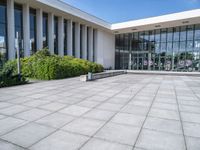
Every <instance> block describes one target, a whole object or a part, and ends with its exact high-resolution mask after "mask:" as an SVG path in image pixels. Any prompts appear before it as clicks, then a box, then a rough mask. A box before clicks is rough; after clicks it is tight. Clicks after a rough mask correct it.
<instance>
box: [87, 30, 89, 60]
mask: <svg viewBox="0 0 200 150" xmlns="http://www.w3.org/2000/svg"><path fill="white" fill-rule="evenodd" d="M87 60H89V27H87Z"/></svg>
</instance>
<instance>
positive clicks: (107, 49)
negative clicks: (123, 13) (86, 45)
mask: <svg viewBox="0 0 200 150" xmlns="http://www.w3.org/2000/svg"><path fill="white" fill-rule="evenodd" d="M96 37H97V39H96V40H97V43H96V44H97V45H96V48H97V49H96V54H97V56H96V59H97V63H100V64H102V65H103V66H104V68H109V67H112V69H114V68H115V35H114V34H112V33H109V32H106V31H103V30H97V36H96Z"/></svg>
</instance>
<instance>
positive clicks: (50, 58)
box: [5, 49, 103, 80]
mask: <svg viewBox="0 0 200 150" xmlns="http://www.w3.org/2000/svg"><path fill="white" fill-rule="evenodd" d="M21 65H22V74H23V76H25V77H28V78H33V79H40V80H53V79H63V78H68V77H74V76H79V75H83V74H87V73H88V72H93V73H97V72H102V71H103V66H102V65H99V64H96V63H93V62H89V61H87V60H82V59H78V58H74V57H70V56H64V57H60V56H57V55H50V53H49V51H48V50H47V49H44V50H40V51H38V52H37V53H36V54H34V55H32V56H31V57H27V58H23V59H21ZM7 66H13V67H14V68H13V72H14V73H16V72H17V68H16V66H17V65H16V60H13V61H8V62H7V63H6V65H5V67H7Z"/></svg>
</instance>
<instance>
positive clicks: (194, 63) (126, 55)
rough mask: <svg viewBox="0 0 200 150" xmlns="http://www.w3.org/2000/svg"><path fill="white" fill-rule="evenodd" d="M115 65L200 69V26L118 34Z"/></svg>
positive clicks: (151, 68) (133, 68)
mask: <svg viewBox="0 0 200 150" xmlns="http://www.w3.org/2000/svg"><path fill="white" fill-rule="evenodd" d="M115 43H116V50H115V68H116V69H132V70H163V71H200V25H199V24H196V25H188V26H180V27H173V28H164V29H157V30H151V31H141V32H134V33H126V34H117V35H116V38H115Z"/></svg>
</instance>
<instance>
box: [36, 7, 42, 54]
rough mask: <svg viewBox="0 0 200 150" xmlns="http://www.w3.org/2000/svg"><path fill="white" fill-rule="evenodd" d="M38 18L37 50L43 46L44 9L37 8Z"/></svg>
mask: <svg viewBox="0 0 200 150" xmlns="http://www.w3.org/2000/svg"><path fill="white" fill-rule="evenodd" d="M36 18H37V21H36V22H37V26H36V27H37V50H41V49H42V48H43V28H42V27H43V25H42V9H37V10H36Z"/></svg>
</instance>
